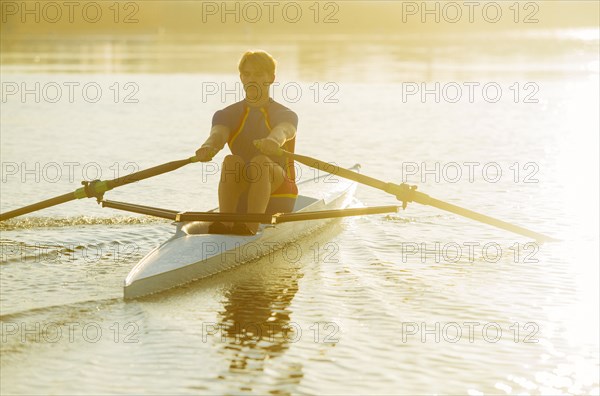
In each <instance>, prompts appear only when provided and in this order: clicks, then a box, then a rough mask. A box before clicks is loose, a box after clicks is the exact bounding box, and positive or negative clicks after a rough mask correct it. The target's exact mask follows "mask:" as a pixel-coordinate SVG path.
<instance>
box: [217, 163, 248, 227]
mask: <svg viewBox="0 0 600 396" xmlns="http://www.w3.org/2000/svg"><path fill="white" fill-rule="evenodd" d="M243 172H244V160H243V159H242V157H240V156H237V155H228V156H226V157H225V159H224V160H223V168H222V169H221V181H220V182H219V212H227V213H234V212H235V211H236V209H237V206H238V201H239V199H240V195H241V194H242V192H244V191H245V190H246V189H247V188H248V181H247V180H246V177H245V176H244V174H243ZM226 225H227V226H231V224H230V223H226Z"/></svg>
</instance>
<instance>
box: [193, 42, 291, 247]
mask: <svg viewBox="0 0 600 396" xmlns="http://www.w3.org/2000/svg"><path fill="white" fill-rule="evenodd" d="M275 66H276V62H275V59H273V57H272V56H271V55H269V54H268V53H267V52H264V51H248V52H246V53H245V54H244V55H243V56H242V59H241V60H240V63H239V71H240V80H241V82H242V84H243V86H244V92H245V98H244V100H242V101H240V102H237V103H234V104H232V105H231V106H228V107H226V108H224V109H223V110H219V111H217V112H216V113H215V114H214V116H213V120H212V129H211V131H210V135H209V137H208V139H206V141H205V142H204V144H203V145H202V146H201V147H200V148H199V149H198V150H197V151H196V156H197V158H198V159H199V160H200V161H203V162H205V161H210V160H211V159H212V158H213V157H214V156H215V155H216V154H217V153H218V152H219V151H220V150H221V149H222V148H223V147H224V146H225V144H226V143H227V145H228V146H229V148H230V150H231V155H228V156H226V157H225V160H224V161H223V167H222V169H221V180H220V182H219V210H220V211H221V212H229V213H232V212H237V213H278V212H291V211H292V210H293V208H294V203H295V201H296V197H297V195H298V188H297V187H296V183H295V172H294V162H293V160H291V159H288V158H287V157H285V156H277V155H276V153H277V150H279V148H283V149H284V150H287V151H290V152H293V151H294V146H295V137H296V128H297V125H298V116H297V115H296V113H294V112H293V111H291V110H290V109H288V108H286V107H285V106H283V105H281V104H279V103H277V102H275V101H274V100H273V99H272V98H271V97H270V92H269V88H270V86H271V84H273V81H275ZM258 226H259V224H258V223H248V224H246V223H235V224H233V225H231V224H229V223H220V222H216V223H213V224H211V225H210V227H209V232H210V233H216V234H241V235H253V234H255V233H256V232H257V230H258Z"/></svg>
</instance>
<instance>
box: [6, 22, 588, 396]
mask: <svg viewBox="0 0 600 396" xmlns="http://www.w3.org/2000/svg"><path fill="white" fill-rule="evenodd" d="M564 37H565V40H567V41H569V40H571V41H569V43H570V44H569V46H564V47H563V46H558V47H557V48H555V49H554V50H550V49H546V50H543V51H542V50H539V51H541V53H543V55H544V56H543V57H534V56H532V57H531V59H534V58H535V59H538V62H537V63H535V62H533V61H529V60H528V59H529V58H527V57H526V53H525V55H524V54H523V53H522V52H521V51H516V54H517V55H514V58H512V61H513V62H511V58H506V57H505V55H506V54H507V53H509V54H510V49H511V44H510V43H509V44H506V43H504V45H505V48H503V47H501V46H500V47H497V48H496V49H495V50H496V51H497V52H498V53H499V54H503V62H504V66H502V65H496V66H494V67H492V65H491V63H490V62H489V61H490V59H493V58H494V56H493V55H494V54H493V51H492V53H490V52H488V53H486V54H487V55H486V54H484V55H481V56H475V55H474V52H471V51H474V50H473V48H479V47H478V46H477V44H473V42H472V40H470V39H469V40H465V41H463V42H460V41H452V44H451V45H452V46H451V47H450V44H445V45H441V44H439V43H438V45H431V46H429V45H426V46H423V47H420V44H419V42H418V41H411V40H406V42H407V44H406V46H405V47H403V48H404V49H403V50H402V51H401V50H398V46H397V44H398V42H397V41H396V40H395V39H393V38H391V39H390V40H388V41H385V40H381V41H379V45H378V46H375V47H373V46H371V47H369V48H371V51H372V53H370V54H369V57H368V59H363V60H359V61H358V62H357V63H356V64H352V63H348V62H340V63H339V64H338V65H337V66H336V65H332V64H324V61H323V60H322V57H320V55H319V54H321V55H323V54H324V53H326V52H327V51H329V50H331V48H334V47H335V48H338V51H339V53H340V54H341V59H355V53H354V52H353V51H355V50H356V51H360V49H361V48H364V47H361V46H360V43H359V45H358V47H357V48H355V49H354V50H353V49H352V47H336V46H335V45H334V44H331V43H329V44H320V45H316V46H315V52H314V53H313V55H314V56H313V57H311V56H302V52H299V49H302V48H305V47H306V45H307V44H306V43H302V42H300V44H296V45H291V44H286V45H284V44H281V43H280V44H279V46H277V45H275V47H276V48H278V50H279V51H280V53H281V58H280V73H279V74H278V80H279V81H280V82H281V85H280V88H281V89H279V88H276V89H275V91H274V94H275V95H276V96H275V98H276V99H278V100H280V101H282V102H283V103H284V104H286V105H289V106H290V107H292V108H293V109H294V110H295V111H296V112H297V113H298V114H299V117H300V126H299V132H298V147H297V152H299V153H303V154H307V155H311V156H314V157H317V158H321V159H324V160H328V161H333V162H336V163H338V164H340V165H343V166H351V165H353V164H354V163H355V162H360V163H361V164H362V172H363V173H365V174H368V175H371V176H373V177H377V178H381V179H383V180H388V181H393V182H400V181H403V180H404V179H406V180H407V181H408V182H410V183H413V184H418V185H419V190H420V191H423V192H426V193H428V194H430V195H432V196H434V197H437V198H440V199H443V200H447V201H449V202H452V203H454V204H457V205H461V206H464V207H467V208H471V209H474V210H477V211H480V212H483V213H486V214H489V215H492V216H496V217H499V218H502V219H504V220H506V221H509V222H514V223H517V224H519V225H523V226H525V227H528V228H532V229H534V230H536V231H539V232H543V233H546V234H549V235H551V236H553V237H556V238H559V239H561V241H560V242H556V243H546V244H536V243H534V242H533V241H531V240H529V239H527V238H524V237H520V236H516V235H512V234H509V233H506V232H504V231H500V230H496V229H493V228H491V227H488V226H485V225H480V224H477V223H474V222H471V221H469V220H466V219H461V218H457V217H456V216H453V215H451V214H448V213H444V212H441V211H439V210H436V209H434V208H428V207H422V206H419V205H417V204H410V205H409V206H408V208H407V210H406V211H403V212H400V213H398V214H394V215H388V216H374V217H364V218H348V219H344V220H342V221H339V222H336V223H334V224H332V225H330V226H328V227H327V228H325V229H324V230H322V231H321V232H319V233H317V234H315V235H311V236H310V237H308V238H306V239H303V240H302V241H300V242H298V244H297V245H295V247H294V249H295V250H296V251H297V252H300V254H298V255H296V256H289V255H288V256H285V255H284V253H283V252H278V253H276V254H274V255H273V256H272V257H271V259H270V258H269V257H266V258H263V259H260V260H257V261H255V262H252V263H247V264H245V265H243V266H241V267H239V268H237V269H235V270H232V271H228V272H226V273H222V274H218V275H216V276H214V277H212V278H209V279H205V280H202V281H200V282H196V283H193V284H189V285H185V286H183V287H179V288H176V289H174V290H171V291H169V292H166V293H162V294H160V295H156V296H151V297H148V298H145V299H140V300H136V301H132V302H129V301H128V302H125V301H123V300H122V285H123V279H124V278H125V276H126V275H127V273H128V272H129V270H130V269H131V267H132V266H133V265H134V264H135V263H136V262H137V261H138V260H139V259H141V257H143V255H145V254H146V253H148V252H149V251H150V250H151V249H152V248H153V247H155V246H156V245H157V244H159V243H160V242H162V241H164V240H166V239H167V238H168V237H169V236H170V234H171V233H172V232H173V227H172V226H171V225H170V224H169V222H167V221H163V220H160V219H151V218H147V217H143V216H137V215H129V214H127V213H124V212H118V211H111V210H110V209H101V208H100V207H98V206H97V205H95V203H94V202H93V201H92V200H83V201H77V202H70V203H67V204H64V205H61V206H57V207H54V208H50V209H47V210H44V211H40V212H37V213H35V214H32V215H29V216H26V217H23V218H20V219H14V220H11V221H9V222H7V223H5V224H3V225H2V263H1V264H0V270H1V277H0V287H1V288H0V289H1V293H0V309H1V313H2V316H1V318H0V320H1V324H2V334H1V335H2V342H1V344H0V347H1V352H2V353H1V360H0V364H1V373H2V374H1V375H2V381H1V383H0V387H1V391H2V393H3V394H81V393H111V394H112V393H115V394H131V393H142V392H144V393H148V394H165V393H175V394H198V393H201V394H221V393H224V394H265V393H277V394H292V393H293V394H298V393H301V394H315V393H319V394H323V393H341V394H365V393H368V394H389V393H396V394H423V393H453V394H481V393H496V394H498V393H510V394H514V393H530V394H557V393H561V394H564V393H573V394H597V393H598V389H599V388H598V386H599V385H598V384H599V379H598V368H599V361H598V249H597V246H598V245H597V241H598V220H597V219H598V189H597V183H598V156H597V147H598V134H597V132H598V129H599V128H598V89H597V87H598V69H597V65H598V58H597V53H598V41H597V40H594V39H591V40H590V39H589V38H587V39H583V38H581V37H579V38H573V37H572V34H567V33H565V36H564ZM531 40H533V39H531ZM538 40H541V42H543V43H544V44H545V46H546V47H544V46H542V47H536V48H547V47H552V45H551V43H552V42H551V41H549V40H550V39H546V40H547V41H544V39H541V38H538ZM517 42H518V43H519V44H518V45H523V43H521V42H520V41H519V40H517V41H513V42H512V44H513V45H517V44H516V43H517ZM573 43H575V44H573ZM44 45H46V46H48V45H49V44H48V43H47V42H45V44H44ZM131 45H133V44H131ZM152 45H154V44H152ZM163 45H164V47H163V48H167V49H170V53H175V52H177V53H186V54H190V53H193V52H190V51H187V52H186V51H182V50H181V48H180V47H181V46H182V45H183V46H184V47H185V45H189V46H190V48H194V49H197V48H202V45H208V44H207V43H204V42H202V41H200V42H197V43H190V42H188V43H187V44H185V43H184V44H178V45H177V46H175V44H171V45H172V47H169V45H168V44H163ZM246 46H247V45H246V43H235V42H232V43H220V44H212V45H211V47H210V48H211V49H214V51H215V53H219V54H221V55H220V56H218V57H217V58H218V59H216V60H215V64H223V65H225V64H226V63H231V65H234V63H235V59H237V56H239V54H240V53H241V51H242V50H243V49H245V48H246ZM50 47H52V46H51V45H50ZM134 47H135V46H134ZM525 47H526V46H525ZM61 48H62V47H61ZM66 48H68V50H67V51H66V53H67V54H70V57H68V58H67V59H73V56H74V54H76V53H77V52H76V51H73V50H72V47H69V46H68V45H67V46H66ZM69 48H71V49H69ZM141 48H142V49H143V48H144V47H143V45H142V47H141ZM151 48H154V47H151ZM406 48H408V49H406ZM419 48H421V49H422V51H421V53H424V54H428V55H422V57H420V58H419V57H416V56H414V52H413V57H412V58H410V56H409V55H410V53H411V52H410V51H409V49H412V50H415V51H416V50H418V49H419ZM431 48H434V49H433V50H432V49H431ZM452 48H454V50H453V49H452ZM456 49H458V50H459V52H460V51H461V50H462V52H461V53H463V54H465V55H464V57H465V59H466V60H471V61H472V62H470V63H469V65H470V66H469V71H468V73H467V72H466V71H465V69H464V68H463V67H462V65H461V62H463V61H465V59H462V60H460V59H455V58H453V57H451V56H448V57H447V58H445V57H444V54H445V53H448V52H447V51H456ZM23 51H25V50H23ZM25 52H26V51H25ZM274 52H275V51H274ZM417 52H418V51H417ZM42 53H43V52H42ZM140 53H144V52H143V51H140ZM407 54H408V55H407ZM513 54H514V53H513ZM574 54H576V56H575V55H574ZM400 55H402V56H407V57H408V59H407V60H406V61H404V63H398V62H399V60H398V58H397V57H398V56H400ZM572 55H573V56H572ZM140 56H141V55H140ZM198 56H200V55H198ZM523 56H525V58H523ZM62 58H64V56H63V55H60V53H59V55H57V59H58V60H59V61H58V62H54V63H48V62H44V61H41V62H38V63H35V62H34V63H31V64H29V63H26V64H24V63H22V62H21V61H19V60H18V59H19V58H18V57H17V56H16V55H13V56H12V57H10V56H9V57H8V58H7V59H8V60H6V61H3V62H4V63H3V67H4V69H3V74H2V81H3V82H12V83H17V84H18V85H19V86H20V84H21V83H25V84H26V86H28V87H31V86H35V83H36V82H37V83H40V90H42V89H43V88H42V87H46V88H45V89H47V92H46V93H45V94H41V95H42V96H41V99H40V103H36V102H35V100H33V99H32V98H33V96H29V97H28V98H29V99H27V100H26V101H25V103H22V101H21V100H19V98H18V96H16V97H15V96H11V97H8V98H7V100H6V101H5V102H3V103H2V115H1V119H0V120H1V123H2V148H1V154H2V162H3V174H2V177H3V181H2V203H1V210H2V212H5V211H7V210H11V209H14V208H16V207H19V206H22V205H25V204H28V203H32V202H36V201H39V200H42V199H45V198H48V197H52V196H55V195H59V194H63V193H66V192H68V191H72V190H74V189H76V188H78V187H79V182H80V180H82V179H94V178H104V179H107V178H113V177H116V176H119V175H122V174H127V173H131V172H132V171H134V170H137V169H144V168H146V167H149V166H153V165H156V164H160V163H163V162H167V161H170V160H174V159H180V158H186V157H188V156H190V155H192V154H193V152H194V150H195V149H196V148H197V147H198V146H199V144H201V143H202V141H203V140H204V138H205V136H206V134H207V133H208V130H209V126H210V119H211V116H212V114H213V113H214V111H215V110H217V109H219V108H222V107H224V105H225V104H227V103H231V102H233V101H234V100H235V99H236V97H235V95H236V94H235V93H233V94H232V93H230V94H229V95H228V96H226V97H225V99H224V100H223V99H222V98H221V95H220V93H221V92H219V94H217V95H206V96H205V97H203V92H204V93H205V94H206V89H207V87H208V85H210V86H211V87H213V86H214V84H216V86H217V87H218V89H220V90H222V85H221V84H225V87H227V88H232V87H234V88H235V83H236V78H237V77H236V75H235V74H234V73H235V72H234V71H221V72H218V73H217V72H215V70H213V68H214V66H206V67H200V66H191V65H192V64H193V62H192V63H190V62H182V63H181V69H177V67H176V66H173V65H172V64H170V66H169V67H165V69H164V70H163V66H164V63H160V62H159V63H160V65H162V66H156V65H154V66H153V65H152V64H150V65H149V66H147V68H146V69H144V68H141V67H140V66H139V65H140V64H145V63H144V62H141V61H138V62H137V63H136V62H130V63H127V62H125V63H124V64H123V65H116V66H115V65H112V66H111V68H112V69H111V70H108V71H109V73H106V74H97V73H95V72H96V71H99V70H104V69H103V68H106V67H107V64H106V63H103V62H102V61H98V62H91V63H89V64H83V65H82V64H79V63H76V62H75V63H73V62H72V61H68V62H67V61H64V59H63V62H60V59H62ZM75 58H76V56H75ZM200 58H202V56H200ZM13 60H14V62H13ZM225 61H227V62H225ZM171 62H172V60H171ZM325 63H326V62H325ZM90 64H91V65H92V66H93V67H92V68H90V67H89V65H90ZM231 65H229V66H231ZM507 65H516V66H514V67H509V66H507ZM194 67H196V68H198V70H196V69H194V70H190V69H193V68H194ZM173 68H175V71H177V73H170V72H167V70H171V71H172V70H173ZM104 71H106V70H104ZM406 81H417V82H421V81H426V82H428V83H429V84H434V82H436V81H438V82H441V84H442V86H444V84H449V83H450V84H452V83H453V82H458V83H459V85H460V86H461V87H462V88H463V89H465V86H464V85H463V83H464V82H473V81H476V82H480V83H481V84H480V85H481V86H482V85H483V84H485V83H489V82H493V83H495V84H496V85H497V86H499V87H500V88H501V89H502V97H501V98H500V100H499V101H498V102H497V103H489V102H488V101H486V100H485V98H483V97H482V96H481V94H480V93H478V94H477V95H476V96H475V98H474V101H473V103H470V102H469V101H468V100H461V101H459V102H458V103H448V101H444V100H441V101H440V103H436V102H435V101H432V100H431V97H428V100H427V101H426V103H421V101H420V100H419V99H418V96H416V97H415V96H408V97H407V98H406V100H405V101H404V102H403V101H402V94H403V92H405V91H403V90H405V89H406V85H403V84H402V83H403V82H406ZM70 83H79V85H77V86H74V87H75V88H77V89H76V90H75V94H74V100H73V102H72V103H71V101H69V100H67V96H66V95H68V91H67V90H66V88H65V87H67V86H68V85H65V84H70ZM90 83H93V84H95V85H96V86H99V87H100V88H101V89H102V96H101V97H100V99H99V100H98V102H97V103H89V102H88V101H87V100H86V99H90V97H89V96H86V97H84V96H83V94H82V91H81V90H79V88H80V87H83V86H84V85H85V84H90ZM128 83H129V84H130V85H128V86H126V84H128ZM327 83H330V85H326V84H327ZM515 83H519V86H518V87H517V86H515V85H514V84H515ZM527 83H532V84H533V85H529V86H527V87H526V86H525V84H527ZM115 84H118V85H115ZM286 84H287V87H292V88H295V89H299V91H300V92H301V93H302V95H301V96H300V97H299V98H298V100H297V101H296V99H295V97H294V96H292V91H291V90H290V91H284V90H283V87H285V86H286ZM56 86H59V87H61V89H62V90H63V91H62V94H63V96H62V98H61V100H58V101H57V102H56V103H49V102H48V100H46V99H47V97H50V96H47V97H45V96H43V95H46V94H47V95H52V94H53V91H51V89H55V88H56ZM111 87H112V88H111ZM428 87H429V88H431V87H433V85H429V86H428ZM511 87H512V88H511ZM278 89H279V90H278ZM288 89H291V88H288ZM447 89H448V91H447V92H446V93H447V94H448V95H450V94H451V93H452V91H451V89H452V86H451V85H447ZM40 92H41V91H40ZM464 92H466V91H464ZM490 92H491V91H490ZM516 92H518V93H519V94H520V96H519V99H518V100H517V103H515V96H514V95H515V93H516ZM88 93H89V94H90V95H92V91H89V92H88ZM116 93H118V94H119V96H118V98H116V97H115V94H116ZM528 94H532V95H533V96H531V97H530V99H536V100H537V101H538V102H537V103H525V102H524V101H525V96H527V95H528ZM127 95H132V96H130V97H129V99H130V100H134V99H135V100H137V101H138V103H126V99H125V98H126V96H127ZM277 95H278V96H277ZM328 95H329V96H328ZM327 97H328V99H329V100H326V98H327ZM115 102H116V103H115ZM223 155H224V153H220V154H219V156H218V157H217V159H216V161H217V163H218V161H219V160H220V159H221V158H222V156H223ZM436 164H437V165H436ZM469 164H470V165H469ZM436 166H438V168H436ZM469 166H471V167H472V168H469ZM484 167H485V170H486V172H485V173H482V171H483V169H484ZM424 168H426V169H428V170H430V172H429V173H427V172H424V170H425V169H424ZM436 169H437V170H436ZM470 169H472V170H473V173H472V174H469V170H470ZM26 170H29V171H26ZM457 170H459V171H460V172H462V173H460V174H459V173H457ZM498 170H500V171H501V172H502V174H498ZM313 174H314V173H313V171H311V170H310V169H308V168H302V171H301V176H302V177H310V176H313ZM436 176H438V177H439V179H436ZM459 176H460V177H459ZM217 182H218V176H217V175H216V174H215V172H214V167H213V166H212V164H204V165H202V164H193V165H189V166H187V167H184V168H182V169H179V170H177V171H175V172H173V173H171V174H168V175H163V176H160V177H156V178H153V179H150V180H146V181H143V182H140V183H136V184H134V185H129V186H126V187H123V188H121V189H118V190H115V191H111V192H109V193H107V194H106V197H107V198H109V199H113V200H117V201H125V202H134V203H140V204H145V205H152V206H157V207H162V208H171V209H177V210H206V209H210V208H212V207H214V206H215V203H216V201H217V195H216V185H217ZM396 202H397V201H395V199H394V197H391V196H387V195H385V194H384V193H381V192H379V191H374V190H371V189H369V188H367V187H360V188H359V189H358V192H357V194H356V202H355V204H356V205H386V204H395V203H396ZM290 257H292V258H290ZM422 257H424V258H422Z"/></svg>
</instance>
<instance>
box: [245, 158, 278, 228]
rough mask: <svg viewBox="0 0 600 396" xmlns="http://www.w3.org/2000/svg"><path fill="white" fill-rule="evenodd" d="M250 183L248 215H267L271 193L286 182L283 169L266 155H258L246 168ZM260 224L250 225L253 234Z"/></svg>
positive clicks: (247, 178)
mask: <svg viewBox="0 0 600 396" xmlns="http://www.w3.org/2000/svg"><path fill="white" fill-rule="evenodd" d="M246 180H247V181H248V213H265V210H266V209H267V205H268V204H269V199H270V198H271V193H272V192H273V191H275V190H277V189H278V188H279V187H280V186H281V185H282V184H283V181H284V180H285V174H284V172H283V168H282V167H281V166H280V165H279V164H277V163H276V162H274V161H273V160H271V159H270V158H269V157H267V156H266V155H258V156H256V157H254V158H252V160H251V161H250V163H249V164H248V165H247V166H246ZM258 225H259V224H258V223H248V228H249V229H250V231H252V232H256V231H257V230H258Z"/></svg>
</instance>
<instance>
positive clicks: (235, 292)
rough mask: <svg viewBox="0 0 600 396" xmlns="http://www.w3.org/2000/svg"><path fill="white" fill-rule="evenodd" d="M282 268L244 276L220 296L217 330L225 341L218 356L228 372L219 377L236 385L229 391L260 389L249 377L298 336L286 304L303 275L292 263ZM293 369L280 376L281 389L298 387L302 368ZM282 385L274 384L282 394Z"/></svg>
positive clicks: (295, 290)
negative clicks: (219, 325) (222, 298)
mask: <svg viewBox="0 0 600 396" xmlns="http://www.w3.org/2000/svg"><path fill="white" fill-rule="evenodd" d="M285 264H287V265H285V266H282V265H277V267H278V268H276V269H274V270H269V271H268V272H269V275H268V276H265V275H266V274H264V273H262V274H261V273H260V272H258V273H257V272H254V273H251V274H248V275H249V276H248V277H246V278H244V279H243V280H241V281H240V282H238V283H236V284H233V285H231V288H230V289H229V290H227V291H226V292H225V295H224V297H225V298H226V301H225V303H224V306H223V310H222V311H221V312H220V319H221V328H220V330H221V332H222V333H223V337H225V339H226V342H225V343H224V344H222V345H223V348H222V353H223V355H224V356H225V358H226V359H227V360H229V372H228V373H224V374H222V378H223V379H225V380H227V381H228V382H229V383H230V384H231V385H232V386H233V384H235V386H236V387H238V388H237V389H235V390H234V389H233V387H232V388H231V389H232V391H233V392H234V393H235V392H244V391H251V390H253V389H254V388H256V387H258V388H259V389H261V388H262V387H264V386H265V384H264V383H263V381H262V380H261V379H260V378H257V377H255V376H254V375H253V374H256V373H259V372H264V371H265V370H266V366H268V365H272V364H273V363H272V362H273V361H274V359H277V358H278V357H279V356H281V355H282V354H284V353H285V351H286V350H287V349H288V348H289V344H290V342H293V340H294V338H295V337H296V336H297V330H296V334H294V331H295V330H294V329H295V326H296V325H295V324H294V323H292V322H291V313H292V312H291V310H290V304H291V302H292V299H293V298H294V296H295V295H296V292H297V291H298V280H299V279H300V278H301V277H302V274H301V272H300V271H301V269H300V268H298V267H297V266H296V264H292V263H285ZM275 265H276V264H275ZM294 371H295V372H293V373H292V372H290V373H288V376H287V378H283V383H284V384H285V385H286V386H291V385H293V384H298V383H300V380H301V379H302V367H301V366H297V367H295V370H294ZM282 374H283V373H282ZM256 381H258V382H256ZM282 385H283V384H279V385H277V384H274V385H273V386H274V387H275V389H277V390H281V389H279V388H280V387H281V386H282Z"/></svg>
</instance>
